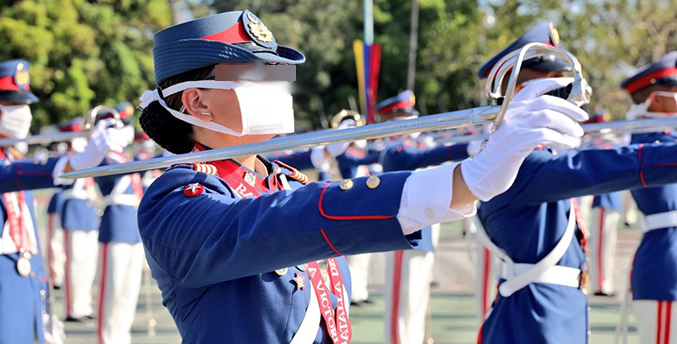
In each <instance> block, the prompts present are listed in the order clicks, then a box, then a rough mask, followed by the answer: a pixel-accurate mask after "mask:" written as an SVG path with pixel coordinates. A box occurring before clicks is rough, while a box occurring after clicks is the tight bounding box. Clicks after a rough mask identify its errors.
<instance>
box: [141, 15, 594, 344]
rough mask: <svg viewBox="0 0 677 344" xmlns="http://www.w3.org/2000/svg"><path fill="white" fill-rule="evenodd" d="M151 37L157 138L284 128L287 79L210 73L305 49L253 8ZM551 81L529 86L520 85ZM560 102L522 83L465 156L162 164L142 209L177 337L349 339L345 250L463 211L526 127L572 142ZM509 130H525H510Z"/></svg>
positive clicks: (167, 140) (262, 135)
mask: <svg viewBox="0 0 677 344" xmlns="http://www.w3.org/2000/svg"><path fill="white" fill-rule="evenodd" d="M154 45H155V46H154V49H153V57H154V62H155V65H154V66H155V81H156V83H157V84H158V86H159V88H158V89H156V90H153V91H146V92H144V95H143V96H142V97H141V99H142V103H141V106H142V108H143V112H142V114H141V117H140V123H141V126H142V127H143V128H144V131H145V132H146V133H147V134H148V136H150V137H151V138H152V139H153V140H154V141H155V142H157V143H158V144H159V145H160V146H162V147H163V148H165V149H167V150H169V151H170V152H173V153H188V152H191V151H193V150H194V149H197V150H208V149H210V148H223V147H230V146H237V145H241V144H245V143H253V142H262V141H266V140H268V139H270V138H271V137H273V136H274V135H279V134H283V133H289V132H291V131H293V128H294V125H293V124H294V114H293V108H292V96H291V94H290V93H289V87H288V86H289V85H288V83H284V82H281V81H278V82H265V81H263V82H262V81H251V80H248V79H247V77H246V76H245V75H239V76H235V77H230V78H229V79H230V80H212V79H213V78H214V77H213V75H214V74H213V73H214V70H215V66H217V67H219V68H222V67H223V66H229V65H232V64H233V63H236V64H245V63H246V64H249V65H247V67H250V66H260V67H261V68H264V67H263V66H264V64H265V68H266V69H265V70H274V69H272V68H274V67H273V66H271V64H272V65H275V64H280V63H282V64H299V63H302V62H303V61H304V60H305V57H304V56H303V54H301V53H300V52H298V51H297V50H295V49H292V48H289V47H286V46H283V45H278V44H277V42H276V41H275V38H274V36H273V34H272V33H271V32H270V31H269V30H268V28H267V27H266V26H265V25H264V24H263V23H262V21H261V20H260V19H259V18H258V17H257V16H256V15H254V14H253V13H252V12H249V11H247V10H245V11H233V12H226V13H221V14H216V15H212V16H208V17H204V18H199V19H195V20H192V21H187V22H184V23H182V24H178V25H175V26H172V27H169V28H167V29H164V30H162V31H159V32H157V33H156V34H155V36H154ZM224 63H225V65H224ZM235 73H237V71H235ZM233 79H234V80H233ZM549 86H550V85H544V84H542V83H537V84H533V85H530V87H531V88H530V91H531V92H533V93H531V94H534V96H535V95H537V94H541V93H543V92H548V91H550V90H552V88H550V87H549ZM560 100H561V99H560ZM555 102H556V103H557V105H555V104H554V103H555ZM555 102H553V103H549V104H548V105H544V104H543V103H542V100H540V98H538V99H532V98H522V97H518V98H517V99H516V100H515V102H514V103H512V105H511V106H510V109H509V110H508V112H507V117H506V121H505V122H504V124H503V125H502V126H501V127H500V128H499V129H498V130H497V131H496V133H495V134H494V136H493V137H492V139H491V140H489V141H488V142H487V148H486V149H485V150H484V151H483V152H481V153H480V154H478V155H477V157H476V158H475V159H474V160H465V161H463V163H462V164H460V167H459V164H452V165H448V166H442V167H438V168H432V169H426V170H422V171H419V172H413V173H412V172H395V173H385V174H383V175H381V176H379V177H375V176H372V177H369V178H364V177H363V178H355V179H346V180H343V181H341V182H327V183H310V184H307V185H303V184H304V183H305V182H306V178H304V176H303V175H301V174H300V173H299V172H297V171H296V170H294V169H292V168H290V167H285V166H284V165H279V164H277V163H275V162H269V161H267V160H265V159H263V158H260V157H258V156H246V157H241V158H237V159H226V160H220V161H211V162H210V163H209V164H194V165H178V166H174V167H172V168H170V169H168V170H167V171H166V172H165V173H164V174H163V175H162V176H160V178H158V179H157V180H156V181H155V182H154V183H153V184H152V185H151V186H150V188H148V190H147V192H146V193H145V195H144V197H143V200H142V202H141V204H140V207H139V211H138V221H139V230H140V233H141V239H142V242H143V245H144V248H145V250H146V257H147V259H148V262H149V264H150V267H151V271H152V273H153V277H154V278H155V279H156V281H157V282H158V286H159V287H160V289H161V291H162V296H163V304H164V305H165V306H166V307H167V308H168V309H169V312H170V313H171V315H172V316H173V318H174V320H175V321H176V324H177V327H178V329H179V332H180V334H181V336H182V337H183V340H184V341H185V342H187V343H198V342H200V343H201V342H204V343H214V342H228V343H281V342H284V343H288V342H291V343H347V342H349V341H350V339H351V337H352V330H351V327H350V320H349V318H348V306H349V303H350V294H349V293H348V292H347V291H349V290H350V277H349V271H348V268H347V264H346V262H345V259H344V258H342V257H341V255H343V254H360V253H365V252H375V251H386V250H398V249H399V250H401V249H407V248H412V247H416V246H418V245H419V243H420V239H421V233H420V229H421V228H423V227H427V226H429V225H432V224H434V223H439V222H447V221H453V220H457V219H461V218H463V217H465V216H469V215H470V214H471V213H472V211H470V210H469V209H468V208H469V207H471V205H472V203H473V200H474V199H475V197H479V198H481V199H490V198H492V197H493V196H495V195H496V194H498V193H500V192H502V191H503V190H505V189H506V188H507V187H508V186H509V185H510V181H511V180H512V178H513V177H514V176H515V174H516V173H517V169H519V165H520V162H521V160H522V157H523V156H524V155H526V154H528V153H529V152H530V151H531V150H532V149H533V147H535V143H534V142H540V141H542V140H545V141H547V142H548V143H553V144H557V145H562V146H565V147H571V146H573V145H575V144H577V142H578V141H579V140H578V139H577V137H579V135H581V134H582V130H581V128H580V126H579V125H578V124H577V123H575V122H574V121H573V120H572V118H575V119H576V120H582V119H585V118H587V114H585V113H584V112H583V111H581V110H580V109H578V108H576V107H575V106H571V105H569V104H568V103H566V102H565V101H562V102H559V100H558V101H555ZM537 104H540V105H537ZM546 107H547V108H552V109H554V110H545V109H546ZM532 119H533V120H532ZM534 121H537V122H538V123H540V124H538V125H537V126H535V125H534V124H535V122H534ZM515 123H520V124H519V125H518V126H517V127H515V126H513V124H515ZM542 125H546V126H549V127H551V128H554V130H553V129H547V128H543V127H541V126H542ZM518 128H519V129H518ZM515 130H519V131H520V132H523V133H524V135H526V136H528V137H529V139H527V140H526V141H525V140H519V141H518V140H513V138H512V137H513V136H514V135H512V134H514V132H515ZM546 137H547V138H546ZM461 170H462V174H461ZM476 181H478V182H476ZM292 190H293V191H292ZM348 205H350V206H348ZM318 260H319V262H318Z"/></svg>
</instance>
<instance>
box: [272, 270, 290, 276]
mask: <svg viewBox="0 0 677 344" xmlns="http://www.w3.org/2000/svg"><path fill="white" fill-rule="evenodd" d="M288 270H289V268H282V269H277V270H275V273H276V274H277V275H278V276H284V275H286V274H287V271H288Z"/></svg>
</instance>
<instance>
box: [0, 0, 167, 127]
mask: <svg viewBox="0 0 677 344" xmlns="http://www.w3.org/2000/svg"><path fill="white" fill-rule="evenodd" d="M171 18H172V13H171V8H170V6H169V3H168V2H167V1H166V0H100V1H84V0H25V1H4V2H3V3H2V16H0V35H2V37H3V38H4V42H3V44H2V45H0V60H7V59H14V58H24V59H26V60H28V61H29V62H30V63H31V71H30V72H31V89H32V90H33V92H34V93H35V94H36V95H37V96H38V97H39V98H40V100H41V101H40V103H38V104H36V105H33V106H32V110H33V114H34V117H35V118H34V122H33V130H34V131H37V129H38V128H40V126H41V125H44V124H47V123H58V122H61V121H63V120H65V119H68V118H72V117H75V116H81V115H83V114H84V113H86V112H87V110H89V109H90V108H92V107H93V106H95V105H98V104H108V105H115V104H117V103H119V102H122V101H126V100H136V99H138V97H139V95H140V94H141V93H142V92H143V91H144V90H146V89H147V88H149V87H151V85H152V84H153V59H152V55H151V52H152V46H153V43H152V33H153V32H154V31H156V30H158V29H160V28H163V27H166V26H168V25H170V24H171Z"/></svg>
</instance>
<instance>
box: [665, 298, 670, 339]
mask: <svg viewBox="0 0 677 344" xmlns="http://www.w3.org/2000/svg"><path fill="white" fill-rule="evenodd" d="M664 302H665V330H664V331H665V342H664V343H665V344H670V325H671V324H670V318H671V317H672V301H664Z"/></svg>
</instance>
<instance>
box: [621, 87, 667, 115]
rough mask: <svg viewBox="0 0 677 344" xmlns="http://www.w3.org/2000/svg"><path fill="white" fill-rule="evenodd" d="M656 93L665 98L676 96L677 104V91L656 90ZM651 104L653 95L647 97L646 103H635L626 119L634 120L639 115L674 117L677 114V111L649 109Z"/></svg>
mask: <svg viewBox="0 0 677 344" xmlns="http://www.w3.org/2000/svg"><path fill="white" fill-rule="evenodd" d="M653 94H654V95H656V96H659V97H663V98H674V100H675V104H677V92H666V91H654V92H653ZM649 106H651V97H647V98H646V100H645V101H644V103H641V104H633V105H632V107H631V108H630V110H629V111H628V113H627V114H626V115H625V119H626V120H633V119H636V118H637V117H640V116H641V117H652V118H655V117H672V116H677V113H674V112H651V111H648V109H649Z"/></svg>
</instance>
